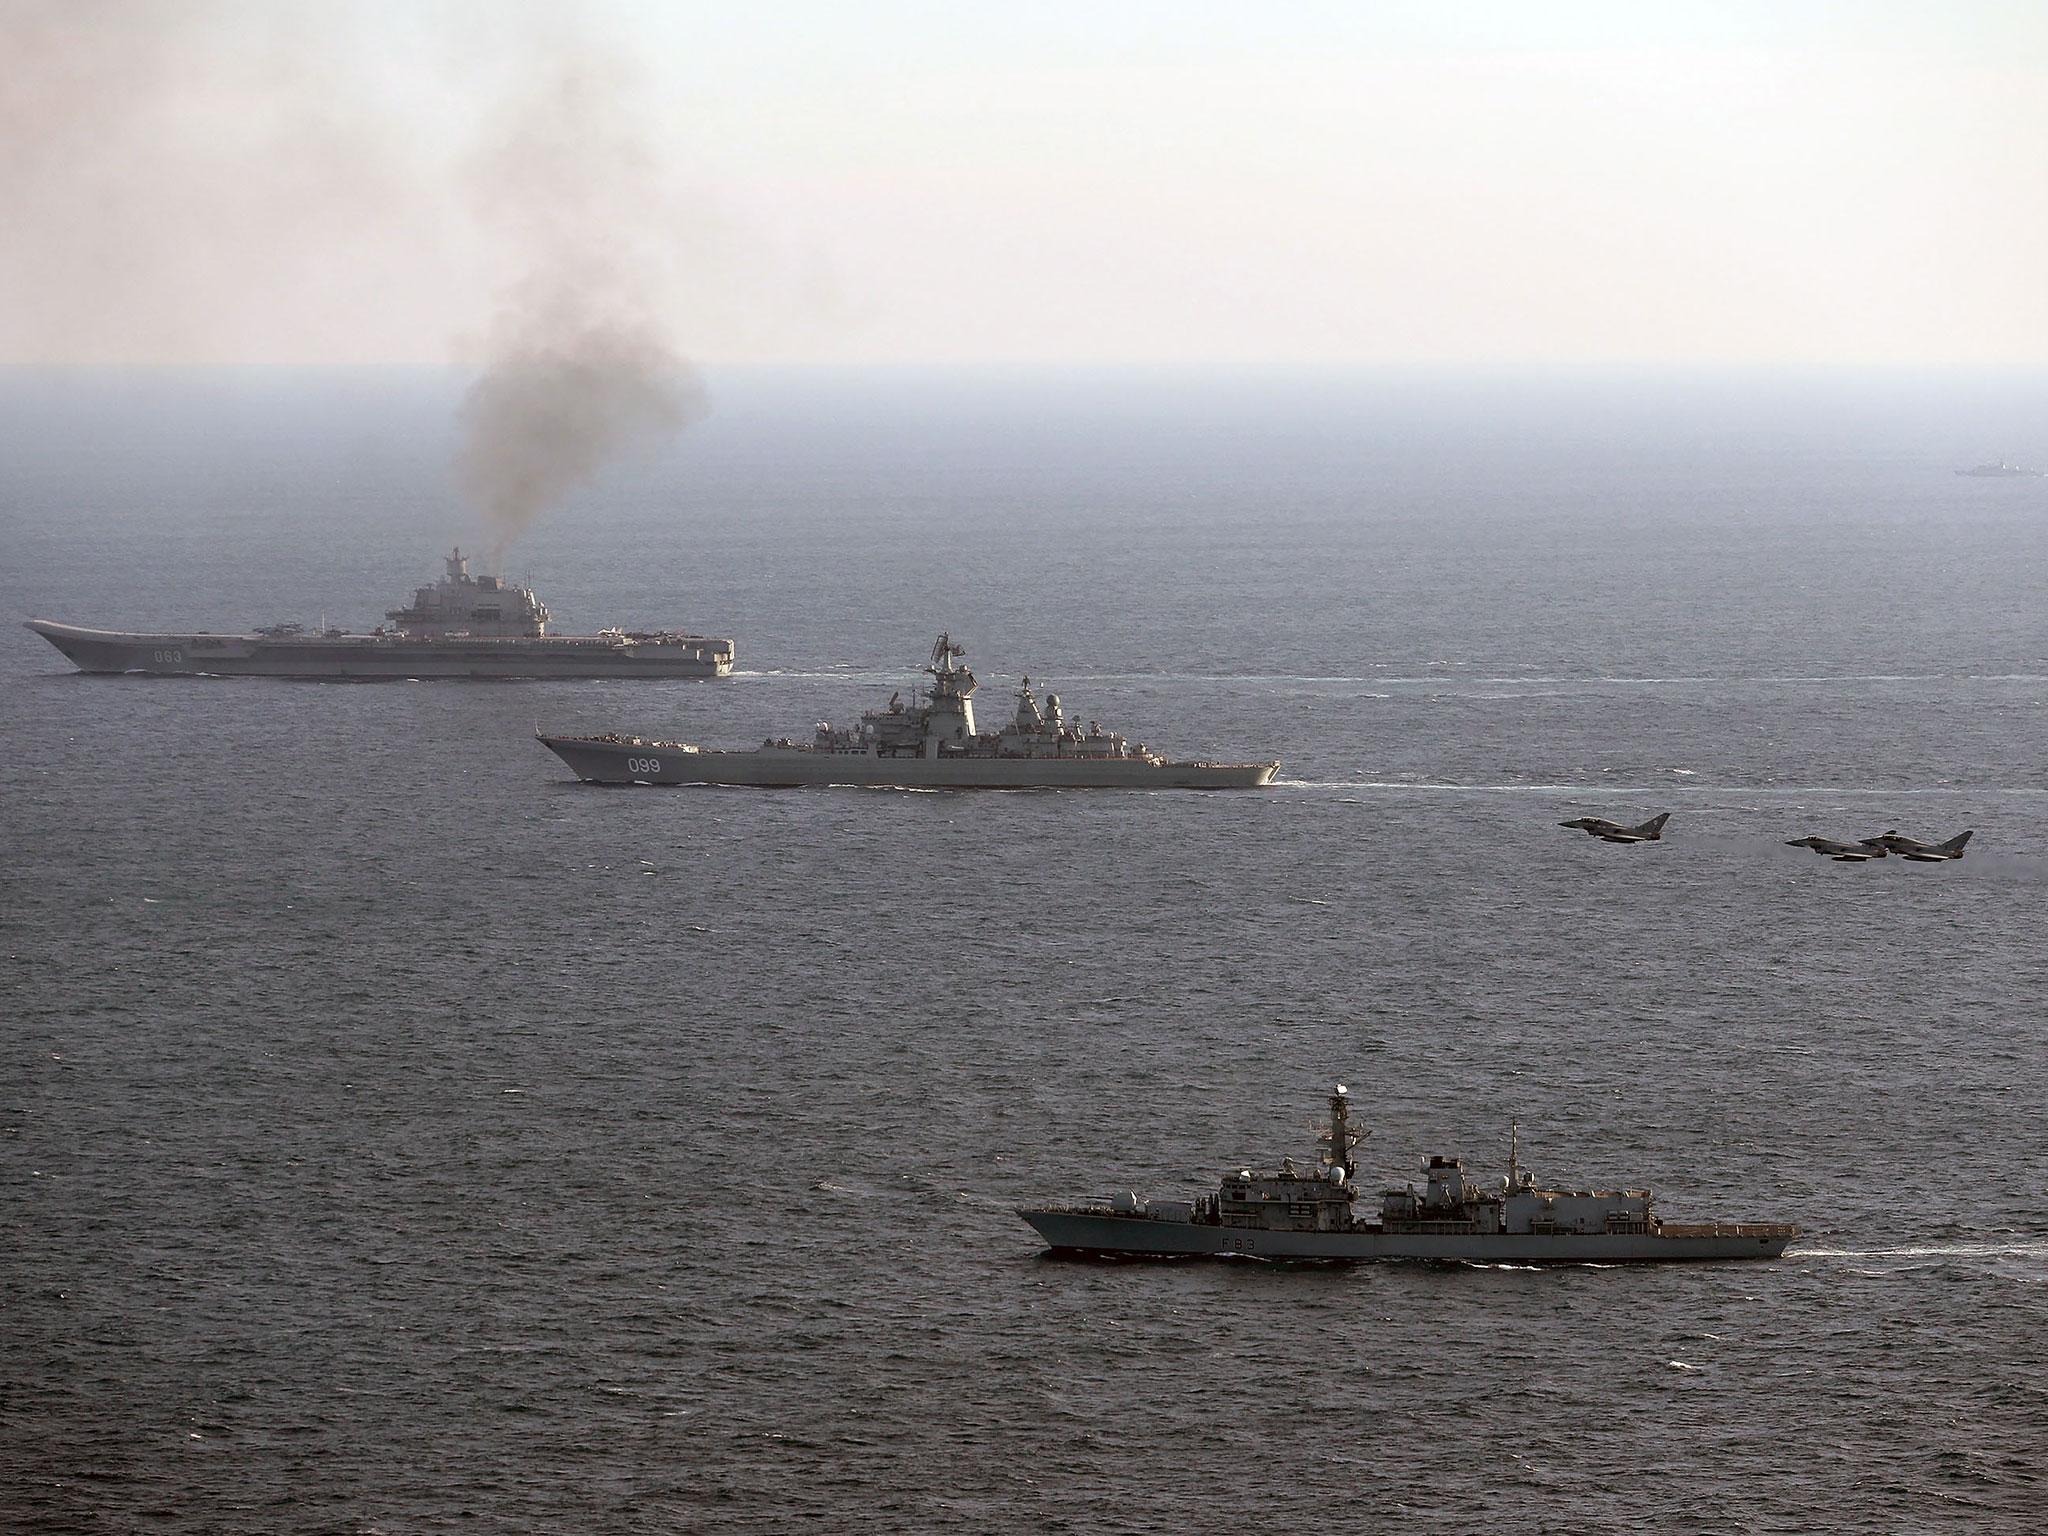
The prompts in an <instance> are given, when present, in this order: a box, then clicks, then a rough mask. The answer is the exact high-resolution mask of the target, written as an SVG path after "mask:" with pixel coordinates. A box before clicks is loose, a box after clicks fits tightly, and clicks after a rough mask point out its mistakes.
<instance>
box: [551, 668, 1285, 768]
mask: <svg viewBox="0 0 2048 1536" xmlns="http://www.w3.org/2000/svg"><path fill="white" fill-rule="evenodd" d="M966 654H967V651H966V648H965V647H964V646H962V645H961V644H959V643H958V642H957V641H955V640H954V639H953V638H952V636H951V635H949V634H942V635H940V636H939V638H938V640H937V641H936V642H935V643H934V644H933V646H932V653H931V660H930V662H929V663H928V664H927V665H926V666H925V668H924V676H925V677H926V678H927V679H928V681H927V682H926V683H925V684H924V685H923V686H922V687H920V688H918V689H917V690H915V691H914V692H913V694H912V697H911V698H910V700H909V701H908V702H906V701H905V700H904V698H903V695H902V693H901V692H900V691H899V692H897V693H894V694H892V695H890V698H889V702H888V703H887V704H886V705H884V706H883V707H882V708H880V709H871V710H868V711H867V712H866V713H865V714H863V715H862V716H861V717H860V719H859V720H858V721H856V722H855V723H854V724H852V725H849V726H836V725H833V724H831V723H830V722H823V721H821V722H820V723H819V724H818V725H817V726H816V727H815V728H814V729H813V731H812V733H811V736H810V739H809V740H808V741H798V740H792V739H791V738H789V737H786V736H785V737H771V738H770V739H768V740H766V741H764V742H762V743H761V745H760V747H759V748H758V749H736V750H727V749H706V748H700V747H696V746H691V745H689V744H687V743H684V742H676V741H664V740H660V739H657V738H651V737H646V736H624V735H617V734H610V735H603V736H559V735H556V736H551V735H542V736H541V737H540V740H541V741H542V743H543V744H544V745H546V746H547V747H548V748H549V750H551V751H552V752H554V753H555V754H556V755H557V756H558V757H560V758H561V759H562V760H563V761H564V762H566V763H567V764H568V765H569V766H570V767H571V768H572V769H574V770H575V772H576V775H577V777H578V778H581V779H584V780H587V781H589V782H591V783H597V784H758V785H797V784H852V785H885V786H891V787H911V788H946V789H973V788H993V789H1037V788H1047V789H1058V788H1077V789H1078V788H1088V789H1112V788H1123V789H1235V788H1251V787H1255V786H1257V785H1261V784H1265V783H1268V782H1270V781H1271V779H1272V777H1273V775H1274V774H1275V773H1276V772H1278V771H1279V767H1280V765H1279V764H1278V763H1271V762H1267V763H1213V762H1172V761H1169V760H1168V759H1166V758H1165V757H1162V756H1160V755H1159V754H1158V753H1155V752H1153V751H1151V750H1150V749H1148V748H1147V747H1146V746H1145V745H1144V744H1143V743H1132V742H1130V741H1128V740H1126V739H1125V738H1124V737H1122V736H1120V735H1118V734H1116V733H1115V732H1113V731H1105V730H1103V729H1102V728H1101V726H1099V725H1097V724H1096V723H1095V722H1093V721H1090V722H1089V724H1088V726H1087V727H1086V728H1085V729H1083V728H1082V727H1080V726H1078V725H1076V724H1074V723H1072V722H1071V721H1069V720H1068V719H1067V717H1066V714H1065V712H1064V710H1063V709H1062V708H1061V705H1060V699H1059V695H1058V694H1049V695H1047V697H1046V700H1045V703H1044V704H1043V705H1041V704H1040V703H1039V702H1038V697H1037V695H1036V694H1035V693H1033V691H1032V688H1031V679H1030V678H1028V677H1027V678H1025V679H1024V680H1023V682H1022V684H1021V685H1020V686H1019V688H1018V690H1017V705H1016V709H1015V712H1014V713H1013V714H1012V716H1011V718H1010V719H1009V720H1008V721H1007V722H1005V723H1004V725H1003V726H1002V728H1001V729H1000V730H996V731H981V730H979V729H977V727H976V725H975V719H974V693H975V689H976V688H977V686H978V684H977V683H976V681H975V676H974V673H973V672H971V671H970V670H969V669H968V668H967V667H966V666H965V665H964V658H965V656H966Z"/></svg>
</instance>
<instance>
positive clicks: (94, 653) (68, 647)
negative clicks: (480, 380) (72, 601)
mask: <svg viewBox="0 0 2048 1536" xmlns="http://www.w3.org/2000/svg"><path fill="white" fill-rule="evenodd" d="M445 564H446V567H447V569H446V573H445V574H444V575H443V576H442V577H441V579H440V580H439V581H437V582H435V583H434V584H433V585H431V586H424V587H421V588H419V589H418V590H417V591H415V592H414V593H413V597H412V601H411V602H410V603H407V604H406V605H405V606H403V607H400V608H394V609H392V610H391V611H390V612H389V613H387V614H386V615H385V618H386V619H387V620H388V621H389V623H388V626H387V625H379V626H378V627H377V628H376V629H374V630H372V631H371V632H370V633H369V634H366V635H360V634H347V633H344V632H343V631H341V630H339V629H318V630H308V629H306V628H305V627H304V626H303V625H300V624H272V625H269V626H267V627H265V628H262V629H257V630H254V631H251V632H250V633H248V634H239V635H219V634H207V633H198V634H144V633H136V632H128V631H117V630H108V629H86V628H82V627H81V626H79V625H76V624H59V623H57V622H55V621H54V620H51V619H30V620H29V621H28V627H29V628H30V629H32V630H34V631H35V632H36V633H37V634H39V635H41V636H42V637H43V638H44V639H45V640H47V641H49V642H50V644H52V645H54V646H55V647H57V649H58V650H60V651H62V652H63V653H64V654H65V655H66V656H67V657H69V658H70V659H71V662H72V664H73V665H74V666H76V667H77V668H78V669H79V670H80V671H81V672H149V673H165V674H171V675H180V674H182V675H186V676H215V677H252V676H253V677H293V678H315V679H321V680H332V681H368V680H372V679H378V678H386V679H389V678H433V677H457V678H463V677H503V678H510V677H517V678H541V677H566V678H583V677H604V678H672V677H723V676H725V675H726V674H727V673H728V672H730V671H731V670H732V642H731V641H730V640H714V639H709V638H707V637H705V636H703V635H693V634H683V633H680V632H677V631H674V630H653V631H637V630H636V631H627V630H623V629H603V630H599V631H598V632H597V633H596V634H594V635H558V634H555V633H554V632H553V629H552V627H551V626H552V622H553V620H552V616H551V615H550V614H549V613H548V610H547V605H546V604H545V603H543V602H542V601H541V600H540V598H539V597H538V596H536V595H535V594H534V591H533V589H532V588H531V587H527V586H523V585H521V584H519V583H516V582H508V581H506V580H504V579H503V578H502V577H498V576H489V575H480V574H472V573H471V571H470V569H469V561H468V560H467V559H466V558H465V557H464V555H463V553H462V551H461V550H460V549H457V550H455V551H454V552H453V553H451V554H450V555H449V556H448V557H447V560H446V562H445Z"/></svg>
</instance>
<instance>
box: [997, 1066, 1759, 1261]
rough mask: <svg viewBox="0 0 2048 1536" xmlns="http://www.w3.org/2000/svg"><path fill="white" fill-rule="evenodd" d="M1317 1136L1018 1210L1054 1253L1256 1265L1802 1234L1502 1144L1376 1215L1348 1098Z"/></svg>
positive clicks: (1726, 1250) (1738, 1255) (1391, 1200)
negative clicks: (1711, 1214)
mask: <svg viewBox="0 0 2048 1536" xmlns="http://www.w3.org/2000/svg"><path fill="white" fill-rule="evenodd" d="M1323 1139H1324V1141H1325V1143H1326V1145H1325V1148H1324V1150H1323V1153H1322V1155H1321V1156H1320V1158H1318V1159H1317V1161H1316V1164H1315V1166H1313V1167H1311V1168H1297V1167H1296V1166H1295V1165H1294V1162H1293V1160H1292V1159H1288V1160H1287V1161H1286V1163H1285V1166H1283V1167H1282V1169H1281V1170H1280V1171H1279V1172H1278V1173H1263V1172H1259V1173H1255V1172H1253V1171H1252V1170H1251V1169H1249V1168H1241V1169H1239V1170H1237V1171H1236V1172H1235V1173H1230V1174H1226V1175H1225V1176H1224V1178H1223V1182H1222V1185H1221V1186H1220V1187H1219V1188H1218V1190H1217V1191H1216V1193H1215V1194H1213V1195H1205V1196H1202V1197H1201V1198H1199V1199H1196V1200H1140V1199H1139V1198H1138V1197H1137V1196H1136V1195H1131V1194H1125V1195H1118V1196H1116V1197H1115V1198H1114V1199H1112V1200H1110V1201H1108V1202H1106V1203H1091V1204H1078V1205H1046V1206H1027V1207H1025V1208H1023V1209H1021V1210H1019V1211H1018V1212H1017V1214H1018V1215H1019V1216H1021V1217H1023V1218H1024V1220H1026V1221H1027V1222H1029V1223H1030V1224H1031V1225H1032V1226H1033V1227H1034V1228H1035V1229H1037V1232H1038V1234H1039V1236H1041V1237H1043V1238H1044V1239H1045V1240H1046V1242H1047V1243H1048V1244H1049V1245H1050V1246H1051V1247H1052V1248H1053V1249H1054V1250H1055V1251H1056V1252H1072V1253H1096V1254H1117V1255H1124V1256H1132V1257H1136V1256H1149V1257H1167V1256H1172V1255H1192V1254H1212V1255H1222V1254H1232V1255H1249V1256H1253V1257H1257V1258H1264V1259H1325V1260H1329V1259H1335V1260H1361V1259H1421V1260H1437V1261H1443V1262H1454V1263H1457V1262H1462V1263H1486V1264H1587V1263H1595V1264H1620V1263H1658V1262H1670V1261H1673V1260H1685V1259H1774V1258H1776V1257H1778V1255H1780V1254H1782V1253H1783V1252H1784V1251H1785V1245H1786V1244H1787V1243H1789V1242H1790V1241H1791V1240H1792V1239H1793V1238H1794V1237H1796V1236H1798V1233H1799V1229H1798V1228H1797V1227H1794V1226H1792V1225H1790V1224H1788V1223H1785V1222H1779V1221H1743V1222H1723V1221H1716V1222H1696V1223H1678V1222H1669V1221H1665V1220H1664V1219H1663V1218H1662V1217H1660V1216H1658V1214H1657V1212H1656V1209H1655V1202H1654V1200H1653V1198H1652V1196H1651V1194H1650V1192H1649V1191H1648V1190H1646V1189H1628V1190H1564V1189H1552V1188H1549V1187H1547V1186H1544V1185H1539V1184H1538V1183H1537V1182H1536V1179H1535V1176H1534V1175H1533V1174H1531V1173H1529V1172H1527V1171H1526V1170H1524V1169H1523V1168H1522V1166H1521V1160H1520V1155H1519V1147H1518V1145H1516V1143H1515V1142H1514V1141H1512V1140H1511V1143H1510V1145H1511V1148H1512V1150H1510V1152H1509V1154H1508V1172H1507V1176H1506V1177H1505V1178H1503V1179H1501V1180H1500V1181H1499V1182H1498V1183H1492V1182H1482V1181H1480V1180H1476V1179H1474V1178H1473V1177H1471V1175H1469V1174H1468V1173H1467V1172H1466V1170H1465V1164H1464V1162H1463V1160H1462V1159H1459V1158H1455V1157H1441V1156H1433V1157H1429V1158H1427V1159H1425V1160H1424V1162H1423V1166H1422V1172H1423V1175H1424V1180H1425V1182H1424V1186H1423V1188H1421V1189H1420V1190H1418V1189H1417V1188H1416V1187H1415V1186H1414V1184H1412V1183H1411V1184H1409V1185H1408V1186H1407V1187H1406V1188H1405V1189H1390V1190H1387V1191H1386V1192H1385V1193H1384V1194H1383V1195H1382V1197H1381V1199H1380V1206H1379V1210H1378V1211H1377V1212H1376V1213H1374V1214H1372V1215H1365V1214H1363V1213H1360V1212H1358V1211H1355V1210H1354V1209H1353V1202H1354V1201H1356V1200H1357V1198H1358V1196H1359V1190H1358V1187H1357V1184H1356V1182H1355V1180H1356V1178H1357V1175H1358V1166H1357V1164H1356V1162H1354V1161H1353V1159H1352V1155H1351V1154H1352V1150H1353V1149H1354V1148H1355V1147H1356V1146H1357V1145H1358V1142H1359V1141H1360V1139H1361V1133H1360V1132H1358V1131H1355V1130H1354V1129H1353V1128H1352V1125H1351V1118H1350V1094H1349V1092H1348V1090H1347V1089H1346V1088H1345V1087H1344V1085H1343V1084H1341V1083H1340V1084H1338V1085H1337V1087H1336V1090H1335V1091H1334V1092H1333V1093H1332V1094H1331V1095H1330V1124H1329V1128H1328V1129H1327V1130H1326V1131H1325V1132H1324V1133H1323Z"/></svg>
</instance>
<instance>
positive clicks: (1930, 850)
mask: <svg viewBox="0 0 2048 1536" xmlns="http://www.w3.org/2000/svg"><path fill="white" fill-rule="evenodd" d="M1974 830H1975V829H1974V828H1973V829H1972V831H1974ZM1969 840H1970V833H1969V832H1958V833H1957V834H1956V835H1955V836H1954V837H1952V838H1950V839H1949V840H1948V841H1947V842H1945V843H1923V842H1921V841H1920V840H1919V839H1918V838H1912V837H1901V836H1900V835H1899V831H1898V829H1897V828H1896V827H1894V828H1893V829H1892V830H1891V831H1889V832H1885V833H1882V834H1880V835H1879V836H1877V837H1866V838H1865V839H1863V841H1864V842H1865V843H1867V844H1868V845H1869V846H1871V847H1873V848H1882V849H1883V850H1884V851H1885V852H1886V853H1896V854H1897V855H1898V856H1899V857H1900V858H1902V859H1911V860H1912V861H1913V862H1914V863H1915V864H1939V863H1940V862H1941V861H1942V860H1943V859H1960V858H1961V857H1962V856H1963V844H1965V843H1967V842H1968V841H1969Z"/></svg>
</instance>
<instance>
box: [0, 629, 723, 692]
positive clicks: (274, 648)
mask: <svg viewBox="0 0 2048 1536" xmlns="http://www.w3.org/2000/svg"><path fill="white" fill-rule="evenodd" d="M28 627H29V628H30V629H32V630H34V631H35V632H36V633H37V634H39V635H41V636H42V637H43V638H44V639H45V640H47V641H49V642H50V644H52V645H54V646H55V647H56V648H57V649H58V650H60V651H62V652H63V653H64V655H65V656H66V657H68V658H69V659H70V661H71V663H72V665H74V666H76V667H77V668H78V669H79V670H80V671H81V672H98V673H111V672H143V673H152V674H158V675H163V676H171V677H202V676H211V677H289V678H310V679H317V680H322V681H337V682H339V681H347V682H357V681H376V680H395V679H400V678H550V677H555V678H592V677H601V678H676V677H723V676H724V675H725V674H726V673H727V672H729V671H730V670H731V668H732V649H731V647H730V645H727V644H725V643H724V642H709V641H707V642H703V643H702V644H691V643H687V642H680V641H676V640H652V639H650V640H627V641H625V642H623V643H622V642H620V641H619V640H617V639H614V638H609V637H605V636H600V635H549V636H546V637H545V638H536V639H522V638H505V639H472V638H468V637H464V636H451V637H446V638H437V639H431V640H428V639H409V638H405V637H402V636H395V635H307V636H303V637H294V638H290V639H272V638H269V637H267V636H262V635H204V634H199V635H192V634H186V635H169V634H129V633H122V632H117V631H114V630H106V629H86V628H82V627H80V626H78V625H75V624H58V623H55V622H53V621H51V620H49V619H31V620H29V622H28Z"/></svg>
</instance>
